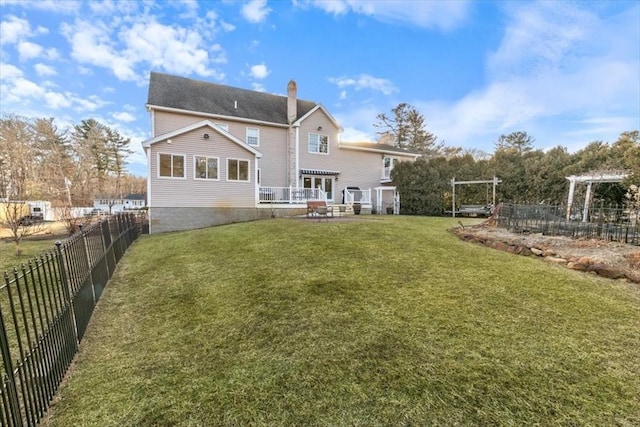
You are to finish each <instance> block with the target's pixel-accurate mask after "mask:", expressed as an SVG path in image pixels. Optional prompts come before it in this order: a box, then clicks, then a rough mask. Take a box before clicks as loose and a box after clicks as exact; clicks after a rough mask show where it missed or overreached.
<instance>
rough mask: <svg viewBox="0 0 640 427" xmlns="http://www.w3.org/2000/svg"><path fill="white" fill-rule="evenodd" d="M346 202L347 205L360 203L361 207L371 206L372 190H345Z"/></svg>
mask: <svg viewBox="0 0 640 427" xmlns="http://www.w3.org/2000/svg"><path fill="white" fill-rule="evenodd" d="M344 202H345V203H346V204H349V205H350V204H353V203H360V204H361V205H370V204H371V189H368V190H347V189H345V190H344Z"/></svg>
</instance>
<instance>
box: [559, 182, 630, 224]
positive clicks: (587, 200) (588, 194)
mask: <svg viewBox="0 0 640 427" xmlns="http://www.w3.org/2000/svg"><path fill="white" fill-rule="evenodd" d="M627 176H629V174H628V173H626V172H591V173H589V174H587V175H579V176H576V175H571V176H568V177H566V178H567V179H568V180H569V198H568V200H567V221H568V220H569V219H570V217H571V206H572V205H573V196H574V194H575V191H576V183H580V184H587V192H586V194H585V197H584V210H583V211H582V222H587V221H588V216H589V203H590V201H591V200H590V199H591V187H592V186H593V184H594V183H600V182H622V180H623V179H625V178H626V177H627Z"/></svg>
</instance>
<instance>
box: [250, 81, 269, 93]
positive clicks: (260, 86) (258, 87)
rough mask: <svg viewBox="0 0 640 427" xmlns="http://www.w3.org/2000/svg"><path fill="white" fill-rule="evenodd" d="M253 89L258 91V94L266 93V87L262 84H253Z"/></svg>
mask: <svg viewBox="0 0 640 427" xmlns="http://www.w3.org/2000/svg"><path fill="white" fill-rule="evenodd" d="M251 87H252V88H253V90H255V91H257V92H265V91H266V89H265V87H264V85H263V84H262V83H255V82H254V83H251Z"/></svg>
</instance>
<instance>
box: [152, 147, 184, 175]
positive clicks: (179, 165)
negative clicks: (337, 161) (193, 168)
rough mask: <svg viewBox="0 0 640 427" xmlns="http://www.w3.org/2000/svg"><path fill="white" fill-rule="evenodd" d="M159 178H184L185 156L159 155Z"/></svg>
mask: <svg viewBox="0 0 640 427" xmlns="http://www.w3.org/2000/svg"><path fill="white" fill-rule="evenodd" d="M158 160H159V161H158V164H159V165H160V167H159V168H158V176H159V177H165V178H184V177H185V175H184V155H182V154H163V153H158Z"/></svg>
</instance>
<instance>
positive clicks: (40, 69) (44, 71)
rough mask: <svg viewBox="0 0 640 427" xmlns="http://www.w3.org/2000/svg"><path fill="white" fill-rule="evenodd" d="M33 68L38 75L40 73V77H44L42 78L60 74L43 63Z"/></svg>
mask: <svg viewBox="0 0 640 427" xmlns="http://www.w3.org/2000/svg"><path fill="white" fill-rule="evenodd" d="M33 68H34V69H35V70H36V73H38V75H39V76H42V77H45V76H55V75H56V74H58V73H57V72H56V69H55V68H53V67H52V66H50V65H46V64H42V63H38V64H36V65H34V67H33Z"/></svg>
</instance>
